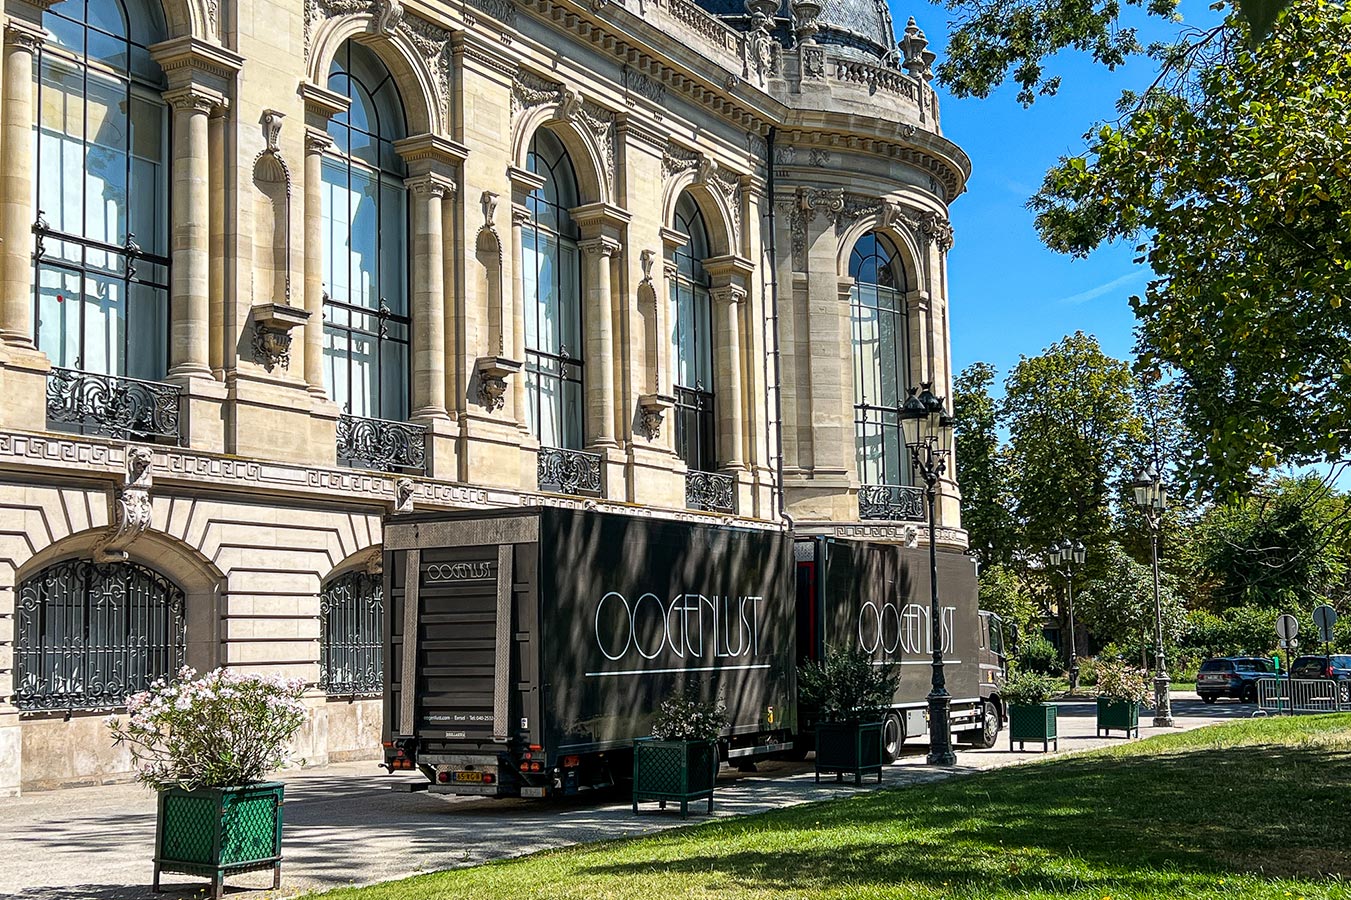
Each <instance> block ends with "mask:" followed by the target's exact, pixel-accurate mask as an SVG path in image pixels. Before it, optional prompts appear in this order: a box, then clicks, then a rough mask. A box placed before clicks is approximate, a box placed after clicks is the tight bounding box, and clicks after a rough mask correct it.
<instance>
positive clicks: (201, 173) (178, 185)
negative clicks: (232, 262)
mask: <svg viewBox="0 0 1351 900" xmlns="http://www.w3.org/2000/svg"><path fill="white" fill-rule="evenodd" d="M164 99H165V100H167V101H168V102H169V103H170V105H172V106H173V110H174V166H173V173H174V180H173V198H174V203H173V242H172V257H171V259H172V276H171V285H170V309H171V320H172V322H173V328H172V332H171V335H170V348H169V375H170V377H175V378H186V377H194V376H205V377H207V378H210V377H211V367H210V364H209V360H210V305H211V300H210V296H211V294H210V279H211V244H210V240H211V237H210V232H211V227H210V222H211V194H210V190H209V184H210V171H209V170H210V159H209V150H208V133H209V132H208V121H207V119H208V116H209V115H210V114H211V111H212V110H213V109H215V108H216V107H217V106H219V105H220V98H219V97H216V96H213V95H211V94H209V93H206V92H203V91H199V90H196V89H194V88H191V87H189V88H180V89H178V90H174V91H168V92H167V93H165V95H164Z"/></svg>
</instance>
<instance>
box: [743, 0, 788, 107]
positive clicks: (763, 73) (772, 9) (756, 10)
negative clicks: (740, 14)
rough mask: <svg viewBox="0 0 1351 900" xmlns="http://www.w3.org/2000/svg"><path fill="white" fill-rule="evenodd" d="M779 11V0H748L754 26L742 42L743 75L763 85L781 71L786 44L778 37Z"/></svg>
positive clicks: (752, 25) (747, 5)
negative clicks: (775, 31)
mask: <svg viewBox="0 0 1351 900" xmlns="http://www.w3.org/2000/svg"><path fill="white" fill-rule="evenodd" d="M778 11H779V3H778V0H746V12H747V13H748V14H749V15H750V17H751V27H750V30H749V31H748V32H747V34H746V39H745V40H744V41H742V43H741V47H742V59H741V63H742V72H741V74H742V76H743V77H744V78H747V79H749V80H752V81H755V82H756V83H757V84H758V85H759V86H760V87H764V86H765V81H766V80H767V79H768V78H770V77H771V76H773V75H777V74H779V60H780V59H781V57H782V53H783V45H782V44H780V43H779V42H778V41H776V40H774V24H775V21H774V17H775V16H776V15H777V13H778Z"/></svg>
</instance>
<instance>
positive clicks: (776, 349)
mask: <svg viewBox="0 0 1351 900" xmlns="http://www.w3.org/2000/svg"><path fill="white" fill-rule="evenodd" d="M777 133H778V130H777V129H776V128H774V127H773V126H770V129H769V137H768V138H767V139H766V140H765V166H766V170H767V172H768V177H767V178H766V183H767V192H768V194H769V203H768V204H766V205H767V207H768V211H767V219H768V222H769V267H768V268H769V316H770V337H771V340H772V346H773V350H772V351H771V356H772V357H773V359H774V439H775V453H774V482H775V485H774V486H775V489H776V491H777V492H778V500H779V518H780V519H781V520H783V521H784V522H785V523H786V524H787V526H788V530H789V531H790V532H791V531H792V530H793V517H792V516H791V515H789V513H788V507H787V505H786V504H785V503H784V490H783V367H782V365H781V356H782V353H783V350H782V347H781V345H780V343H779V253H778V239H777V234H778V227H777V222H776V220H775V213H774V186H775V178H774V139H775V137H776V135H777Z"/></svg>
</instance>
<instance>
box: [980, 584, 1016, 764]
mask: <svg viewBox="0 0 1351 900" xmlns="http://www.w3.org/2000/svg"><path fill="white" fill-rule="evenodd" d="M1004 647H1005V644H1004V620H1003V619H1001V618H1000V617H999V615H998V614H996V613H992V612H990V611H989V610H985V609H982V610H981V611H980V644H979V648H978V650H977V659H978V661H979V664H980V699H981V719H982V729H981V731H980V734H979V737H978V738H976V736H975V735H971V737H972V739H973V740H972V742H973V743H975V744H977V745H978V746H980V747H983V748H985V749H987V750H988V749H989V748H991V747H993V746H994V745H995V741H996V740H998V739H999V732H1000V729H1002V728H1003V725H1004V721H1005V719H1006V717H1007V715H1008V713H1007V710H1006V709H1005V706H1004V697H1003V694H1004V680H1005V679H1006V678H1007V677H1008V656H1007V654H1006V651H1005V649H1004Z"/></svg>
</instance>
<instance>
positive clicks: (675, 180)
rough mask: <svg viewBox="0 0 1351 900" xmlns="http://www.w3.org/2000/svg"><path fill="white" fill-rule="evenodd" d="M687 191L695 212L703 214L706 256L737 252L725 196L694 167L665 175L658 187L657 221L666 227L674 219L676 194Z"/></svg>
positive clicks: (734, 233)
mask: <svg viewBox="0 0 1351 900" xmlns="http://www.w3.org/2000/svg"><path fill="white" fill-rule="evenodd" d="M686 191H689V194H690V197H691V198H692V199H693V200H694V203H695V205H696V206H698V207H699V212H701V213H703V216H704V227H705V228H707V229H708V252H709V256H710V258H712V257H716V256H729V255H733V254H738V255H739V249H740V248H738V247H737V246H736V239H735V235H736V229H735V228H734V227H733V223H734V222H735V221H736V212H735V211H734V210H733V209H731V207H729V206H728V203H727V198H726V197H725V196H723V195H722V194H721V193H719V192H718V191H715V190H713V189H711V188H710V187H709V186H708V181H707V179H705V178H700V176H699V171H698V168H693V169H687V170H685V171H684V172H679V173H677V174H675V175H673V176H672V177H671V178H669V179H667V182H666V184H665V186H664V187H663V188H662V198H661V221H662V224H663V225H665V226H666V227H668V228H670V227H671V223H672V222H674V221H675V211H676V204H677V203H679V202H680V195H681V194H683V193H685V192H686Z"/></svg>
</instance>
